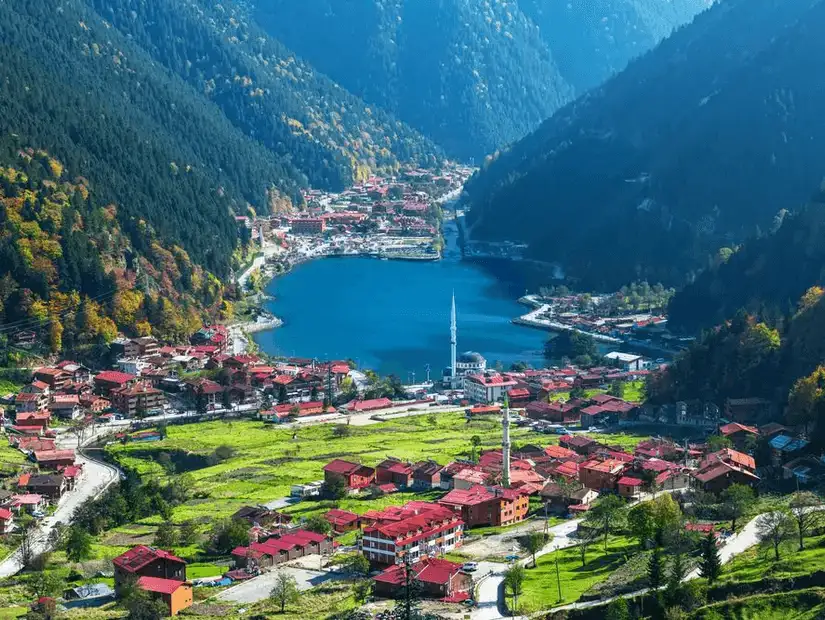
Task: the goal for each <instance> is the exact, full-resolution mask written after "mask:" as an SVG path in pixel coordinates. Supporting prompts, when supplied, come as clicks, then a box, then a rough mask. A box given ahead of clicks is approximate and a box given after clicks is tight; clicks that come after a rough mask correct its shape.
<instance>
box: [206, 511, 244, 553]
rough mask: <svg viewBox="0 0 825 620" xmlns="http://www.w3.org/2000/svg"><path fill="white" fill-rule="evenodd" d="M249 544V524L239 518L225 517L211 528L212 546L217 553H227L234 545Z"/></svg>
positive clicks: (242, 545)
mask: <svg viewBox="0 0 825 620" xmlns="http://www.w3.org/2000/svg"><path fill="white" fill-rule="evenodd" d="M248 544H249V526H248V525H247V524H246V523H245V522H244V521H241V520H235V519H226V520H224V521H221V522H220V523H218V524H217V525H216V526H215V527H214V529H213V530H212V546H213V547H214V549H215V550H216V551H217V552H218V553H229V552H230V551H232V549H234V548H235V547H244V546H246V545H248Z"/></svg>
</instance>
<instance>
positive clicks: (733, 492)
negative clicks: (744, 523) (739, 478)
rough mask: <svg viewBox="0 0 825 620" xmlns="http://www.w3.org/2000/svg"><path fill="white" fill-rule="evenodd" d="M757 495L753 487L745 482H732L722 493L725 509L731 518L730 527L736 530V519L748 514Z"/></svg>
mask: <svg viewBox="0 0 825 620" xmlns="http://www.w3.org/2000/svg"><path fill="white" fill-rule="evenodd" d="M755 500H756V495H755V494H754V492H753V489H752V488H750V487H749V486H747V485H745V484H732V485H730V486H729V487H728V488H727V489H725V491H724V492H723V493H722V503H723V505H724V510H725V512H726V514H727V516H728V518H729V519H730V521H731V523H730V529H732V530H733V531H734V532H735V531H736V521H737V519H740V518H741V517H743V516H745V514H747V512H748V510H750V508H751V506H752V505H753V502H754V501H755Z"/></svg>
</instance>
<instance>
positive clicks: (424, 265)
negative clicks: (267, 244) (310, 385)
mask: <svg viewBox="0 0 825 620" xmlns="http://www.w3.org/2000/svg"><path fill="white" fill-rule="evenodd" d="M453 291H455V297H456V306H457V311H458V312H457V314H458V351H459V353H461V352H462V351H470V350H472V351H478V352H479V353H481V354H482V355H484V356H485V357H486V358H487V360H488V363H489V364H490V365H491V366H492V365H493V364H494V363H495V362H496V361H501V362H502V363H503V364H504V365H505V367H509V365H510V364H511V363H513V362H516V361H521V360H523V361H526V362H529V363H531V364H533V365H540V364H541V361H542V349H543V346H544V342H545V340H546V339H547V334H546V333H544V332H541V331H537V330H533V329H530V328H527V327H520V326H517V325H513V324H512V323H510V320H511V319H512V318H513V317H516V316H518V315H521V314H524V313H525V312H526V308H525V307H524V306H522V305H520V304H519V303H517V302H516V300H515V298H514V293H513V292H512V291H511V290H508V289H507V287H506V285H504V284H501V283H500V282H499V281H498V280H496V279H494V278H493V277H492V276H490V275H489V274H488V273H486V272H485V271H484V270H483V269H482V268H481V267H479V266H477V265H473V264H468V263H465V262H460V261H457V260H444V261H440V262H407V261H382V260H376V259H369V258H330V259H322V260H316V261H312V262H309V263H304V264H303V265H300V266H298V267H296V268H295V269H294V270H293V271H291V272H290V273H288V274H287V275H285V276H283V277H280V278H276V279H275V280H273V281H272V282H271V283H270V284H269V286H268V287H267V293H268V294H269V295H271V296H273V297H274V298H275V299H274V300H272V301H270V302H268V304H267V307H268V309H269V310H270V311H271V312H272V313H273V314H275V315H276V316H278V317H280V318H281V319H283V320H284V327H282V328H279V329H276V330H273V331H269V332H262V333H258V334H256V335H255V340H256V342H257V343H258V344H259V345H260V346H261V348H262V349H263V350H264V351H265V352H267V353H269V354H272V355H281V356H298V357H308V358H312V357H316V358H318V359H347V358H352V359H354V360H356V361H357V362H358V364H359V367H361V368H371V369H374V370H376V371H377V372H379V373H380V374H390V373H394V374H396V375H398V376H399V377H400V378H401V379H402V380H403V381H405V382H407V381H409V380H411V378H412V377H411V373H412V372H415V380H416V381H422V380H423V379H424V378H425V366H426V365H427V364H429V365H430V367H431V369H432V375H431V376H432V378H433V379H435V378H436V377H440V375H441V372H442V370H443V368H444V367H445V366H448V365H449V363H450V296H451V294H452V292H453Z"/></svg>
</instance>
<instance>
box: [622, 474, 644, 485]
mask: <svg viewBox="0 0 825 620" xmlns="http://www.w3.org/2000/svg"><path fill="white" fill-rule="evenodd" d="M619 484H622V485H624V486H626V487H640V486H642V484H643V482H642V481H641V480H639V479H638V478H632V477H631V476H622V477H621V478H619Z"/></svg>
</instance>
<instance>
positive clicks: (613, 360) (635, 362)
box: [604, 351, 650, 372]
mask: <svg viewBox="0 0 825 620" xmlns="http://www.w3.org/2000/svg"><path fill="white" fill-rule="evenodd" d="M604 359H606V360H607V361H608V362H609V363H610V364H612V365H614V366H619V367H620V368H621V369H622V370H624V371H625V372H630V371H632V370H645V369H647V368H649V367H650V360H648V359H647V358H644V357H642V356H641V355H634V354H632V353H620V352H619V351H613V352H611V353H608V354H607V355H605V356H604Z"/></svg>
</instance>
